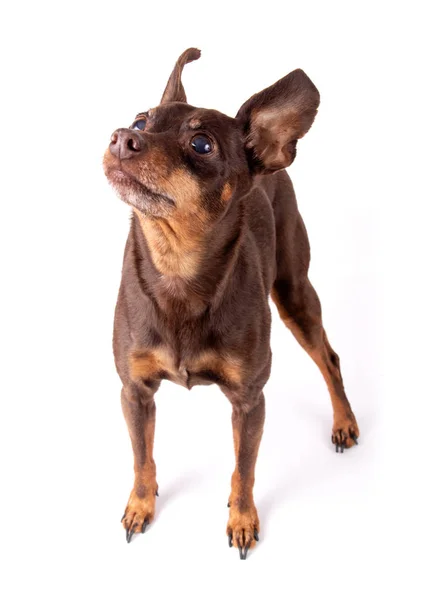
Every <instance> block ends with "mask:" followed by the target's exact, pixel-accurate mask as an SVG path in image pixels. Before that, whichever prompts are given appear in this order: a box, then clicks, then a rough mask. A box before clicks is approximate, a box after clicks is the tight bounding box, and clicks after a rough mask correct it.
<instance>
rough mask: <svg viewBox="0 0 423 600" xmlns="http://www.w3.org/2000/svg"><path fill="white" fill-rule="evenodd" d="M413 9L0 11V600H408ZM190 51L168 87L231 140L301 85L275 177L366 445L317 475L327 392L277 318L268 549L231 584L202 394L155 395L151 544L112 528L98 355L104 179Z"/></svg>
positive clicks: (261, 504)
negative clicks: (306, 251)
mask: <svg viewBox="0 0 423 600" xmlns="http://www.w3.org/2000/svg"><path fill="white" fill-rule="evenodd" d="M417 5H418V3H417V2H415V3H412V2H406V1H405V2H401V3H392V2H371V1H370V2H354V3H350V4H348V5H347V4H346V3H344V2H333V3H332V2H313V3H309V4H307V3H304V2H295V3H294V2H289V3H283V2H277V3H276V2H275V3H274V4H272V3H270V2H265V1H262V2H258V3H254V4H251V6H250V5H249V4H248V3H235V2H234V3H231V2H229V1H227V2H224V3H205V2H195V3H191V2H175V3H172V4H168V5H165V4H163V3H160V2H148V3H147V2H142V1H138V2H125V1H120V2H103V3H100V2H88V1H86V2H77V1H74V2H69V3H61V2H57V3H55V2H14V3H13V5H12V4H11V3H10V4H9V5H8V6H6V5H3V7H2V9H1V12H2V14H1V15H0V22H1V25H0V27H1V35H0V44H1V55H2V70H1V83H2V93H1V114H0V118H1V128H0V131H1V148H0V152H1V157H0V159H1V162H0V164H1V178H0V193H1V211H2V215H1V223H0V228H1V229H0V244H1V286H2V292H1V300H0V301H1V312H0V316H1V354H2V356H1V379H0V386H1V413H2V414H1V487H2V492H1V495H0V502H1V531H0V544H1V546H2V551H3V558H2V561H1V565H2V575H1V579H0V592H1V595H2V597H3V598H5V599H7V600H9V599H14V598H19V599H21V598H22V599H23V598H43V599H45V600H47V599H56V598H60V599H68V598H72V599H73V598H83V599H85V598H87V599H88V598H90V599H91V598H129V597H130V598H133V597H146V598H147V597H152V598H159V599H161V598H167V597H177V598H179V597H184V598H188V599H191V598H193V599H194V598H195V599H197V598H201V599H202V598H219V597H220V598H233V597H237V598H243V597H265V598H279V597H284V598H287V599H289V600H295V599H296V598H301V599H302V598H309V597H314V598H320V597H322V598H331V597H338V596H339V597H342V598H344V599H348V598H354V599H357V598H375V597H376V598H379V597H382V595H385V594H387V593H391V594H392V595H393V597H396V598H403V597H405V596H406V595H407V594H410V596H411V597H413V598H417V597H418V596H419V594H420V593H421V577H420V576H419V574H418V571H417V568H418V567H419V566H420V567H421V534H422V520H421V512H420V511H421V506H422V503H421V497H420V488H419V486H420V482H421V473H422V464H421V462H422V461H421V459H422V449H421V436H422V417H423V413H422V401H423V395H422V385H421V377H420V374H421V372H422V368H421V364H420V358H421V345H422V344H421V340H422V332H421V322H420V310H421V306H422V305H421V293H420V291H419V288H420V285H419V284H420V282H419V279H420V277H421V266H420V258H421V245H420V239H421V234H420V230H421V216H420V215H421V211H420V208H421V201H422V186H421V181H420V179H421V174H422V167H421V163H422V158H423V157H422V152H421V140H422V127H421V120H422V116H421V114H422V112H421V111H422V104H423V103H422V94H421V91H422V88H421V63H420V61H419V55H420V56H422V47H421V43H420V39H421V28H420V25H419V23H420V22H421V21H420V20H419V16H418V10H417ZM190 46H196V47H199V48H201V50H202V58H201V59H200V60H199V61H198V62H195V63H192V64H190V65H188V66H187V67H186V70H185V73H184V84H185V89H186V91H187V95H188V100H189V102H190V103H192V104H194V105H197V106H204V107H208V108H217V109H219V110H221V111H223V112H226V113H227V114H229V115H232V116H233V115H235V114H236V111H237V109H238V108H239V106H240V105H241V104H242V103H243V102H244V101H245V100H246V99H247V98H248V97H249V96H250V95H252V94H253V93H255V92H257V91H259V90H261V89H262V88H264V87H266V86H268V85H270V84H271V83H273V82H274V81H276V80H277V79H279V78H280V77H282V76H283V75H285V74H286V73H288V72H289V71H290V70H292V69H294V68H297V67H301V68H303V69H304V70H305V71H306V72H307V74H308V75H309V76H310V77H311V79H312V80H313V81H314V83H315V84H316V85H317V87H318V88H319V90H320V93H321V108H320V110H319V114H318V117H317V119H316V122H315V124H314V125H313V127H312V129H311V131H310V132H309V134H308V135H307V136H306V138H305V139H304V140H302V141H300V143H299V145H298V155H297V159H296V161H295V163H294V165H293V166H292V167H291V168H290V169H289V172H290V174H291V177H292V178H293V181H294V184H295V188H296V191H297V196H298V201H299V205H300V209H301V212H302V215H303V217H304V220H305V222H306V225H307V228H308V232H309V236H310V241H311V245H312V267H311V273H310V276H311V280H312V282H313V284H314V285H315V287H316V289H317V291H318V293H319V295H320V298H321V301H322V305H323V311H324V322H325V325H326V329H327V331H328V336H329V339H330V341H331V342H332V344H333V346H334V348H335V349H336V351H337V352H338V353H339V354H340V356H341V364H342V367H343V374H344V380H345V383H346V389H347V393H348V395H349V397H350V400H351V403H352V406H353V408H354V410H355V414H356V416H357V419H358V422H359V425H360V429H361V437H360V444H359V446H358V447H357V448H354V449H352V450H350V451H348V452H346V453H344V454H343V455H341V454H336V453H335V450H334V448H333V447H332V444H331V442H330V431H331V407H330V401H329V396H328V393H327V391H326V389H325V386H324V382H323V379H322V377H321V375H320V373H319V372H318V370H317V369H316V367H315V366H314V364H312V362H311V360H310V359H309V357H308V356H307V355H306V354H305V353H304V352H303V351H302V350H301V348H299V346H297V344H296V342H295V341H294V340H293V339H292V338H291V335H290V334H289V332H288V331H287V330H285V328H284V327H283V325H282V324H281V323H280V322H279V320H278V318H277V316H276V313H275V312H273V316H274V321H273V330H272V347H273V353H274V359H273V371H272V376H271V378H270V381H269V383H268V385H267V387H266V398H267V422H266V426H265V433H264V438H263V442H262V446H261V451H260V454H259V459H258V464H257V477H256V487H255V498H256V504H257V508H258V511H259V514H260V517H261V524H262V530H261V541H260V543H259V544H258V546H257V548H256V549H255V550H253V551H251V552H250V555H249V557H248V560H247V561H245V562H244V561H242V562H241V561H240V560H239V558H238V553H237V551H236V550H234V549H233V550H229V549H228V547H227V540H226V537H225V527H226V520H227V508H226V502H227V497H228V493H229V484H230V475H231V472H232V468H233V450H232V437H231V425H230V406H229V403H228V402H227V401H226V399H225V398H224V397H223V396H221V394H220V393H219V390H218V388H217V387H215V386H213V387H197V388H194V390H192V391H191V392H188V391H186V390H184V389H183V388H181V387H178V386H175V385H172V384H170V383H164V384H163V385H162V387H161V389H160V392H159V394H158V397H157V401H158V410H157V436H156V449H155V457H156V463H157V468H158V481H159V485H160V498H159V499H158V505H157V519H156V521H155V522H154V524H153V525H152V526H151V527H150V528H149V529H148V532H147V533H146V534H145V535H144V536H137V537H136V538H134V540H133V542H132V543H131V544H130V545H127V544H126V542H125V536H124V531H123V529H122V526H121V524H120V517H121V514H122V513H123V509H124V507H125V504H126V501H127V497H128V495H129V492H130V489H131V486H132V454H131V450H130V444H129V437H128V435H127V431H126V426H125V423H124V420H123V417H122V416H121V408H120V400H119V392H120V381H119V379H118V376H117V374H116V373H115V370H114V364H113V357H112V349H111V332H112V319H113V311H114V305H115V300H116V295H117V290H118V285H119V279H120V268H121V262H122V256H123V248H124V243H125V239H126V235H127V231H128V219H129V212H128V208H127V207H126V206H125V205H124V204H123V203H121V202H120V201H119V200H118V199H117V198H115V197H114V195H113V192H112V191H111V189H110V188H109V186H108V184H107V182H106V179H105V177H104V175H103V173H102V166H101V160H102V154H103V152H104V150H105V148H106V146H107V144H108V141H109V137H110V134H111V133H112V131H113V130H114V129H115V128H117V127H121V126H128V125H129V124H130V123H131V121H132V119H133V117H134V115H135V114H136V113H137V112H138V111H141V110H145V109H148V108H150V107H152V106H155V105H156V104H157V103H158V102H159V100H160V97H161V94H162V92H163V90H164V86H165V84H166V81H167V78H168V76H169V74H170V71H171V69H172V67H173V64H174V62H175V60H176V59H177V57H178V56H179V54H180V53H181V52H182V51H183V50H184V49H185V48H187V47H190ZM216 440H217V443H216ZM419 554H420V557H419ZM419 588H420V590H419Z"/></svg>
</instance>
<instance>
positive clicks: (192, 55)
mask: <svg viewBox="0 0 423 600" xmlns="http://www.w3.org/2000/svg"><path fill="white" fill-rule="evenodd" d="M200 56H201V52H200V50H198V49H197V48H188V50H185V52H183V53H182V54H181V56H180V57H179V58H178V60H177V61H176V65H175V67H174V69H173V71H172V73H171V75H170V77H169V81H168V82H167V86H166V89H165V91H164V94H163V96H162V99H161V102H160V104H166V103H167V102H186V101H187V97H186V95H185V90H184V86H183V85H182V81H181V75H182V70H183V68H184V66H185V65H186V64H187V63H189V62H192V61H193V60H197V59H198V58H200Z"/></svg>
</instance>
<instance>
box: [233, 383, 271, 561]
mask: <svg viewBox="0 0 423 600" xmlns="http://www.w3.org/2000/svg"><path fill="white" fill-rule="evenodd" d="M250 393H251V391H250ZM250 393H248V395H247V393H228V392H226V395H227V396H228V398H229V400H230V401H231V403H232V428H233V435H234V447H235V460H236V464H235V471H234V473H233V475H232V487H231V495H230V497H229V507H230V510H229V521H228V525H227V529H226V532H227V534H228V538H229V545H230V546H232V545H234V546H236V547H237V548H239V555H240V558H241V559H245V558H247V552H248V550H249V548H250V547H252V546H254V544H255V543H256V541H258V533H259V530H260V522H259V518H258V515H257V509H256V507H255V504H254V499H253V487H254V470H255V465H256V460H257V454H258V450H259V446H260V441H261V436H262V433H263V425H264V414H265V409H264V395H263V392H262V391H261V390H260V392H259V393H258V394H257V393H256V397H255V398H253V399H252V398H251V396H250Z"/></svg>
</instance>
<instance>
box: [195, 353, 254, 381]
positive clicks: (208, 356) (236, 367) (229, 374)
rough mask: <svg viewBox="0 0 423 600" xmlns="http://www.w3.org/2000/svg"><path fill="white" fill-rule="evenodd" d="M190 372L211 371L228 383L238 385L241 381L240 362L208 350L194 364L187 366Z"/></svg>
mask: <svg viewBox="0 0 423 600" xmlns="http://www.w3.org/2000/svg"><path fill="white" fill-rule="evenodd" d="M189 370H190V371H197V372H198V371H205V370H207V371H213V372H214V373H217V374H218V375H219V376H220V377H222V379H225V380H226V381H228V382H229V383H235V384H240V383H241V381H242V376H243V373H242V362H241V360H240V359H239V358H237V357H234V356H222V355H219V354H217V353H216V352H214V351H213V350H208V351H206V352H204V354H202V355H201V356H200V357H199V358H198V359H197V361H196V362H195V363H192V364H191V365H190V366H189Z"/></svg>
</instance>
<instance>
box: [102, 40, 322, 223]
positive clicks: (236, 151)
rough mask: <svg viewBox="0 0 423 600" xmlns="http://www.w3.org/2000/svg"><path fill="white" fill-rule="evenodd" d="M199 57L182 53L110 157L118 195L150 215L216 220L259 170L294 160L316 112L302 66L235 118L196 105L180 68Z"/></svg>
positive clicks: (116, 136)
mask: <svg viewBox="0 0 423 600" xmlns="http://www.w3.org/2000/svg"><path fill="white" fill-rule="evenodd" d="M199 56H200V53H199V51H198V50H195V49H192V48H191V49H189V50H187V51H185V52H184V53H183V54H182V55H181V57H180V58H179V60H178V62H177V63H176V65H175V69H174V71H173V72H172V74H171V76H170V79H169V82H168V84H167V87H166V90H165V92H164V95H163V98H162V101H161V104H160V105H159V106H157V107H156V108H154V109H150V110H148V111H146V112H143V113H140V114H138V115H137V116H136V118H135V120H134V122H133V124H132V126H131V127H130V128H127V129H126V128H125V129H117V130H116V131H115V132H114V133H113V135H112V138H111V142H110V145H109V148H108V149H107V151H106V153H105V156H104V170H105V173H106V176H107V178H108V179H109V181H110V183H111V184H112V186H113V187H114V189H115V190H116V192H117V194H118V195H119V196H120V198H121V199H122V200H124V201H125V202H126V203H128V204H130V205H131V206H132V207H133V208H134V209H136V211H138V212H139V213H140V214H141V215H143V216H145V217H147V218H148V217H150V218H163V219H175V218H176V219H178V218H179V220H180V219H183V220H186V221H187V220H189V219H194V220H196V221H198V220H200V221H201V223H202V224H203V225H205V224H206V223H207V222H213V221H215V220H216V219H218V218H219V217H220V216H221V215H222V214H223V213H224V212H225V211H226V209H227V207H228V205H229V203H230V202H231V200H232V198H233V197H234V196H237V197H239V196H240V195H242V194H243V193H245V192H246V191H247V190H248V188H249V187H250V186H251V185H252V184H253V179H254V175H255V174H257V173H272V172H274V171H277V170H280V169H282V168H285V167H287V166H288V165H289V164H291V163H292V161H293V160H294V158H295V149H296V141H297V140H298V138H300V137H302V136H303V135H304V134H305V133H306V131H307V130H308V129H309V128H310V126H311V124H312V122H313V119H314V116H315V114H316V112H317V106H318V104H319V94H318V92H317V90H316V88H315V87H314V85H313V84H312V82H311V81H310V80H309V79H308V77H307V76H306V75H305V73H303V72H302V71H299V70H298V71H293V72H292V73H290V74H289V75H287V76H286V77H285V78H283V79H281V80H280V81H278V82H277V83H275V84H274V85H273V86H271V87H270V88H267V89H266V90H263V91H262V92H260V93H259V94H256V95H255V96H253V97H252V98H250V100H248V101H247V102H246V103H245V104H244V105H243V106H242V107H241V109H240V110H239V112H238V114H237V116H236V118H231V117H228V116H226V115H224V114H222V113H219V112H218V111H215V110H206V109H199V108H195V107H193V106H190V105H189V104H187V102H186V96H185V91H184V88H183V86H182V83H181V73H182V69H183V66H184V65H185V64H186V63H187V62H191V61H192V60H195V59H197V58H198V57H199Z"/></svg>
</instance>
